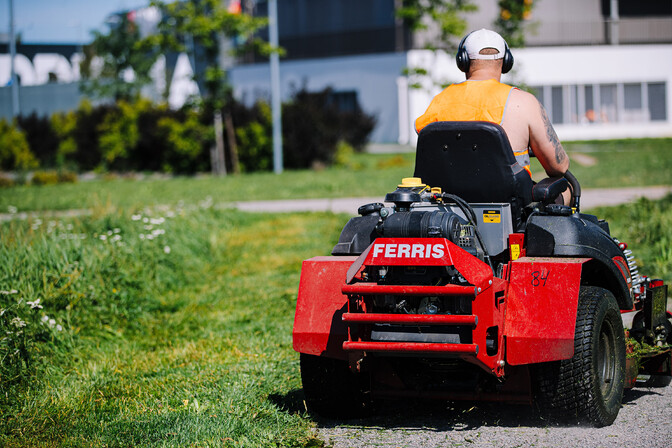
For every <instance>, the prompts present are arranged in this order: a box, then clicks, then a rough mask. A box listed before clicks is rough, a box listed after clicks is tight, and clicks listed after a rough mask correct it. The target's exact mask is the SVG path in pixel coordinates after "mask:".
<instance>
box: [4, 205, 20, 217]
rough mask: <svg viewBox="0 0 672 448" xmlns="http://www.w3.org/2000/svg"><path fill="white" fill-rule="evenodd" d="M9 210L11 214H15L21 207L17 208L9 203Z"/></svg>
mask: <svg viewBox="0 0 672 448" xmlns="http://www.w3.org/2000/svg"><path fill="white" fill-rule="evenodd" d="M7 211H8V212H9V213H10V214H12V215H15V214H16V213H17V212H18V211H19V209H18V208H16V207H14V206H13V205H8V206H7Z"/></svg>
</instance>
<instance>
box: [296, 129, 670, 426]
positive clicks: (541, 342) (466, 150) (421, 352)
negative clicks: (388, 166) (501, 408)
mask: <svg viewBox="0 0 672 448" xmlns="http://www.w3.org/2000/svg"><path fill="white" fill-rule="evenodd" d="M423 182H424V183H423ZM429 185H431V186H432V187H430V186H429ZM568 187H570V188H571V191H572V196H573V199H572V207H568V206H563V205H557V204H553V203H552V201H553V199H554V198H555V197H557V196H558V195H559V194H560V193H561V192H563V191H564V190H566V189H567V188H568ZM580 195H581V189H580V185H579V183H578V182H577V180H576V179H575V178H574V176H572V175H571V173H569V172H567V174H566V176H565V178H557V179H545V180H544V181H542V182H539V183H538V184H536V185H533V183H532V181H531V179H530V177H529V175H528V174H527V173H526V172H525V171H524V170H523V169H522V167H520V165H518V164H517V163H516V161H515V158H514V156H513V152H512V151H511V148H510V146H509V143H508V139H507V137H506V134H505V133H504V131H503V129H502V128H501V127H500V126H498V125H495V124H492V123H485V122H441V123H434V124H432V125H429V126H427V127H426V128H425V129H423V130H422V132H421V133H420V135H419V137H418V147H417V153H416V169H415V177H413V178H407V179H404V180H403V181H402V183H401V184H400V185H399V186H398V188H397V189H396V190H395V191H394V192H391V193H389V194H388V195H387V196H386V198H385V204H384V203H374V204H367V205H364V206H362V207H360V209H359V215H360V216H358V217H355V218H352V219H351V220H350V221H349V222H348V223H347V224H346V225H345V227H344V229H343V231H342V233H341V236H340V238H339V241H338V243H337V244H336V246H335V247H334V249H333V251H332V255H331V256H319V257H314V258H311V259H309V260H305V261H304V263H303V267H302V272H301V281H300V285H299V295H298V300H297V306H296V315H295V321H294V333H293V337H294V349H295V350H296V351H298V352H299V353H300V354H301V355H300V356H301V376H302V381H303V388H304V393H305V397H306V403H307V404H308V406H309V409H310V410H311V411H314V412H317V413H319V414H322V415H325V416H338V417H353V416H358V415H363V414H365V413H367V412H369V411H370V409H371V406H372V403H373V400H374V399H375V398H376V397H400V398H403V397H420V398H438V399H446V400H496V401H507V402H518V403H532V402H534V403H536V404H537V405H538V407H539V409H540V410H541V411H544V412H547V413H549V414H551V415H553V416H555V417H558V418H562V419H570V420H573V421H575V422H578V423H590V424H593V425H595V426H605V425H609V424H611V423H612V422H613V421H614V419H615V418H616V416H617V414H618V411H619V409H620V406H621V400H622V394H623V389H624V388H627V387H633V386H634V385H635V383H636V380H637V377H638V375H640V374H647V375H649V383H648V384H651V385H666V384H669V380H670V375H671V374H672V368H671V366H672V363H671V360H672V355H671V353H670V349H669V348H667V347H668V344H669V343H670V342H672V331H671V330H672V325H671V324H670V315H668V313H667V311H666V306H667V286H665V285H664V284H663V282H662V281H660V280H650V279H649V278H647V277H645V276H642V275H640V274H639V273H638V272H637V266H636V264H635V262H634V258H633V257H632V254H631V252H630V251H629V250H627V245H626V244H624V243H620V242H619V241H618V240H616V239H614V238H613V237H612V236H611V235H610V232H609V226H608V224H607V223H606V222H605V221H603V220H599V219H597V218H596V217H595V216H592V215H587V214H584V213H581V212H580V211H579V206H580ZM386 204H387V205H386ZM634 311H638V313H637V314H636V315H635V318H634V320H633V324H632V330H631V331H630V336H631V337H632V338H633V339H628V341H631V340H634V341H636V342H637V343H639V344H647V345H649V346H654V347H657V349H655V350H652V351H648V352H644V351H642V352H641V355H639V354H638V353H630V354H628V355H627V356H626V351H630V352H632V351H633V350H632V344H628V343H626V335H625V332H624V329H623V324H622V319H621V313H626V312H634Z"/></svg>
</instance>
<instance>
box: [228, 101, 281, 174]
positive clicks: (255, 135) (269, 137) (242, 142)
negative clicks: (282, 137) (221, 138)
mask: <svg viewBox="0 0 672 448" xmlns="http://www.w3.org/2000/svg"><path fill="white" fill-rule="evenodd" d="M234 122H235V123H236V125H237V128H236V140H237V143H238V157H239V161H240V168H241V171H243V172H250V171H270V170H271V169H272V168H273V125H272V119H271V108H270V107H269V105H268V104H267V103H262V102H258V103H256V104H255V105H254V106H252V107H251V108H247V107H245V106H243V105H242V104H236V105H234Z"/></svg>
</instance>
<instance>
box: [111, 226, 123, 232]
mask: <svg viewBox="0 0 672 448" xmlns="http://www.w3.org/2000/svg"><path fill="white" fill-rule="evenodd" d="M112 232H114V233H115V234H118V233H121V229H120V228H118V227H117V228H115V229H114V230H112Z"/></svg>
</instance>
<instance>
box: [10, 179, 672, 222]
mask: <svg viewBox="0 0 672 448" xmlns="http://www.w3.org/2000/svg"><path fill="white" fill-rule="evenodd" d="M668 193H672V186H658V187H629V188H590V189H583V191H582V196H581V209H582V210H589V209H591V208H593V207H599V206H613V205H618V204H623V203H627V202H632V201H635V200H637V199H638V198H640V197H645V198H648V199H660V198H662V197H664V196H665V195H667V194H668ZM383 199H384V197H383V196H372V197H359V198H332V199H290V200H274V201H249V202H223V203H219V204H215V207H217V208H236V209H238V210H240V211H245V212H266V213H285V212H332V213H346V214H350V215H357V209H358V208H359V207H360V206H361V205H364V204H369V203H371V202H382V201H383ZM89 214H91V211H90V210H85V209H78V210H47V211H40V212H17V213H0V222H2V221H9V220H12V219H28V218H37V217H40V218H44V217H53V218H59V217H73V216H85V215H89Z"/></svg>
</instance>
